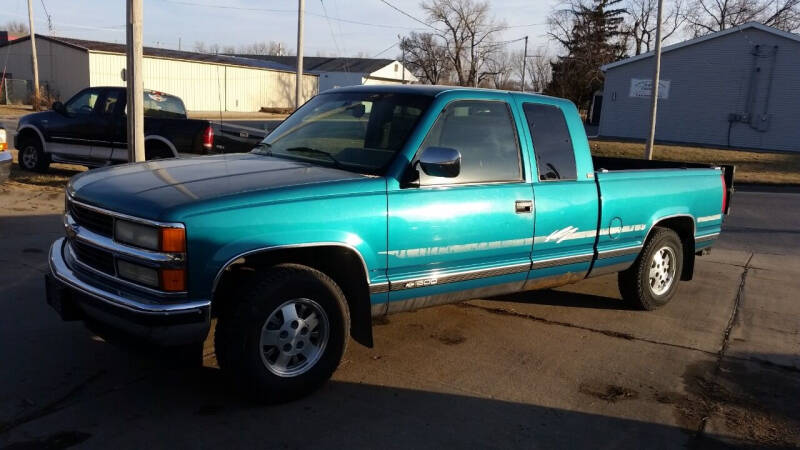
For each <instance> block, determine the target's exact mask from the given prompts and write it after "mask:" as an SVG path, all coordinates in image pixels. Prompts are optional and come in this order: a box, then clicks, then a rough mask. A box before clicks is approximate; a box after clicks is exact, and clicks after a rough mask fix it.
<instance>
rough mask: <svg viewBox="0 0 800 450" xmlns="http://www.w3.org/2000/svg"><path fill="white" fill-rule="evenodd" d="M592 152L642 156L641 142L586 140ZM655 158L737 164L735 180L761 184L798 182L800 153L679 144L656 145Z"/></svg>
mask: <svg viewBox="0 0 800 450" xmlns="http://www.w3.org/2000/svg"><path fill="white" fill-rule="evenodd" d="M589 145H590V146H591V148H592V154H593V155H596V156H614V157H621V158H637V159H643V158H644V144H643V143H641V142H619V141H604V140H592V141H589ZM653 158H654V159H661V160H666V161H685V162H697V163H711V164H733V165H735V166H736V177H735V180H734V181H735V182H737V183H763V184H800V153H768V152H753V151H745V150H721V149H715V148H703V147H684V146H680V145H656V147H655V149H654V152H653Z"/></svg>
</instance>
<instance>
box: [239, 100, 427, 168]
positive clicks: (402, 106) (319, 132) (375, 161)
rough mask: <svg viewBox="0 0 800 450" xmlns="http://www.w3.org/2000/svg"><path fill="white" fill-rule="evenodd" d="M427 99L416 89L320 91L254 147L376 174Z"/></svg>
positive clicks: (261, 151)
mask: <svg viewBox="0 0 800 450" xmlns="http://www.w3.org/2000/svg"><path fill="white" fill-rule="evenodd" d="M430 102H431V97H428V96H422V95H409V94H396V93H364V92H331V93H324V94H321V95H318V96H316V97H314V98H313V99H311V100H310V101H309V102H308V103H306V104H305V105H303V107H301V108H300V109H299V110H297V112H295V113H294V114H292V115H291V116H290V117H289V118H288V119H286V120H285V121H284V122H283V123H282V124H281V125H280V126H278V128H276V129H275V130H274V131H273V132H272V133H270V134H269V135H268V136H267V137H266V138H265V139H264V141H263V142H262V143H261V144H259V147H258V148H257V149H256V150H254V153H258V154H263V155H268V156H275V157H279V158H290V159H298V160H303V161H309V162H313V163H315V164H320V165H325V166H332V167H337V168H341V169H345V170H350V171H353V172H359V173H367V174H375V175H379V174H382V173H383V171H384V170H385V168H386V166H387V165H388V164H389V163H390V162H391V161H392V160H393V159H394V156H395V154H396V153H397V152H398V151H399V150H400V149H401V148H403V145H405V142H406V140H407V139H408V136H409V135H410V134H411V131H412V130H413V129H414V127H415V126H416V124H417V122H418V121H419V118H420V117H421V116H422V113H423V112H424V111H425V109H426V108H427V107H428V105H429V104H430Z"/></svg>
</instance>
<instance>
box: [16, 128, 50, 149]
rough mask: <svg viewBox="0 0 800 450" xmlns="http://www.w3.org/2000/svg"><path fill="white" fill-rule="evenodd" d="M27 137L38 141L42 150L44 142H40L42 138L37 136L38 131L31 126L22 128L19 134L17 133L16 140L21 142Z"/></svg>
mask: <svg viewBox="0 0 800 450" xmlns="http://www.w3.org/2000/svg"><path fill="white" fill-rule="evenodd" d="M29 139H31V140H32V139H35V140H36V141H38V142H39V144H40V145H41V146H42V150H44V143H43V142H42V138H41V137H39V133H37V132H36V131H34V130H33V129H31V128H23V129H22V130H20V132H19V135H17V142H19V143H20V144H21V143H22V142H25V141H27V140H29ZM17 150H19V149H17Z"/></svg>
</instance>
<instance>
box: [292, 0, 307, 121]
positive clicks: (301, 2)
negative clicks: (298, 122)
mask: <svg viewBox="0 0 800 450" xmlns="http://www.w3.org/2000/svg"><path fill="white" fill-rule="evenodd" d="M305 8H306V2H305V0H298V3H297V81H295V88H294V89H295V90H294V109H297V108H299V107H300V102H301V100H300V99H301V98H302V95H303V16H304V15H305Z"/></svg>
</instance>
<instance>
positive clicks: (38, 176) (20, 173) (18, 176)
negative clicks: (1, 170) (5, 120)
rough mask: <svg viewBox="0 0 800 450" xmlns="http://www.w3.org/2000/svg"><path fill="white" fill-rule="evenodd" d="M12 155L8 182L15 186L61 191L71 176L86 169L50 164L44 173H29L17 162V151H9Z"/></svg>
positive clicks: (69, 165)
mask: <svg viewBox="0 0 800 450" xmlns="http://www.w3.org/2000/svg"><path fill="white" fill-rule="evenodd" d="M11 153H12V154H13V155H14V162H13V163H12V164H11V174H10V176H9V181H10V182H12V183H15V184H17V185H23V186H30V187H48V188H56V189H59V190H61V189H63V188H64V187H65V186H66V185H67V181H69V179H70V178H72V176H73V175H77V174H79V173H81V172H84V171H86V167H83V166H75V165H72V164H56V163H54V164H50V168H49V169H48V170H47V172H45V173H39V172H30V171H27V170H24V169H22V168H21V167H20V166H19V164H18V161H17V151H16V150H11Z"/></svg>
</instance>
